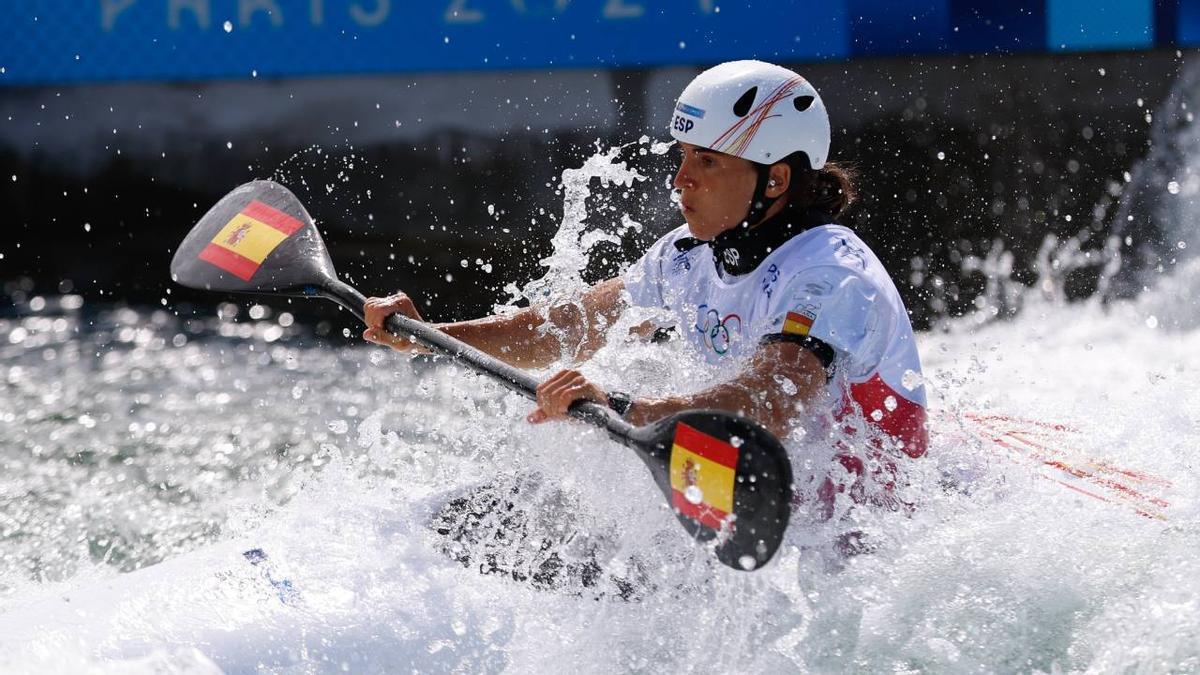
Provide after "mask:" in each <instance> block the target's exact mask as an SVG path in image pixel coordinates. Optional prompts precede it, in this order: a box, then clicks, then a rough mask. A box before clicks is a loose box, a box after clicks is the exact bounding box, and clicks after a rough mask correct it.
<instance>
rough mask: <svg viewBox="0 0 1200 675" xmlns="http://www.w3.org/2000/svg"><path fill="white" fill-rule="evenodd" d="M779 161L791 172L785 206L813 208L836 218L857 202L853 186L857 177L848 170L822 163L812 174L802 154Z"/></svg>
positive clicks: (834, 163) (837, 165) (830, 163)
mask: <svg viewBox="0 0 1200 675" xmlns="http://www.w3.org/2000/svg"><path fill="white" fill-rule="evenodd" d="M783 161H785V162H787V164H788V166H789V167H791V169H792V179H791V183H790V185H789V186H788V203H789V204H791V205H792V206H796V207H800V208H814V209H817V210H820V211H823V212H825V213H828V214H829V215H831V216H833V217H834V218H837V217H838V216H840V215H841V214H842V212H843V211H845V210H846V209H847V208H849V207H850V205H851V204H853V203H854V200H855V199H857V198H858V189H857V188H856V187H855V186H854V182H855V179H857V178H858V174H857V172H856V171H855V170H854V169H853V168H852V167H849V166H844V165H841V164H838V163H836V162H825V166H823V167H821V168H820V169H817V170H815V171H814V170H813V169H810V168H809V164H808V156H807V155H805V154H804V153H803V152H795V153H792V154H791V155H789V156H788V157H787V158H786V159H784V160H783Z"/></svg>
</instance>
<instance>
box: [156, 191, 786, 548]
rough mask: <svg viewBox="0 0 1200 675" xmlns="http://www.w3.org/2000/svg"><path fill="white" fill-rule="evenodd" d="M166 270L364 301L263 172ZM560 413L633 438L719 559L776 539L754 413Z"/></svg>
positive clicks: (507, 377)
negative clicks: (653, 417) (641, 418)
mask: <svg viewBox="0 0 1200 675" xmlns="http://www.w3.org/2000/svg"><path fill="white" fill-rule="evenodd" d="M171 278H172V279H174V280H175V282H177V283H179V284H182V285H184V286H188V287H191V288H198V289H203V290H211V291H220V292H235V293H259V294H267V295H281V296H300V297H320V298H326V299H328V300H332V301H333V302H336V303H338V304H339V305H341V306H342V307H345V308H346V309H347V310H349V311H351V312H353V313H354V314H355V315H356V316H358V317H359V318H360V319H361V318H362V317H363V305H364V303H365V302H366V298H365V297H364V296H363V294H362V293H359V292H358V291H357V290H355V289H354V288H352V287H351V286H349V285H348V284H346V283H343V282H342V281H339V280H338V278H337V274H336V272H334V269H333V263H332V262H331V261H330V259H329V253H328V252H327V251H326V249H325V243H324V242H323V241H322V240H321V236H320V234H319V233H318V232H317V228H316V226H315V225H314V224H313V221H312V217H311V216H309V215H308V212H307V211H306V210H305V209H304V206H303V205H302V204H301V203H300V200H299V199H297V198H296V196H295V195H293V194H292V193H291V192H290V191H289V190H288V189H287V188H285V187H283V186H282V185H279V184H277V183H274V182H271V181H254V182H251V183H246V184H245V185H242V186H240V187H238V188H237V189H235V190H233V191H232V192H230V193H229V194H228V195H226V196H225V197H224V198H222V199H221V201H219V202H217V204H216V205H215V206H213V207H212V208H211V209H209V211H208V213H206V214H204V217H203V218H201V219H200V222H198V223H196V225H195V226H194V227H193V228H192V231H191V232H189V233H188V235H187V237H186V238H185V239H184V240H183V243H181V244H180V245H179V250H177V251H176V252H175V257H174V259H173V260H172V261H171ZM386 327H387V329H388V330H389V331H391V332H393V333H395V334H397V335H404V336H407V337H409V338H410V339H412V340H413V341H414V342H417V343H420V344H421V345H423V346H425V347H427V348H428V349H430V350H432V351H434V352H436V353H440V354H444V355H446V356H449V357H450V358H452V359H454V360H455V361H456V362H457V363H460V364H462V365H464V366H466V367H468V368H471V369H472V370H474V371H476V372H478V373H481V374H483V375H487V376H489V377H492V378H495V379H496V380H497V381H498V382H500V383H501V384H503V385H504V386H506V387H508V388H509V389H511V390H513V391H515V392H517V393H519V394H522V395H524V396H526V397H528V398H531V399H533V398H536V394H535V391H536V389H537V386H538V382H537V380H536V379H534V378H533V377H532V376H530V375H529V374H528V373H526V372H525V371H522V370H520V369H518V368H514V367H512V366H510V365H508V364H506V363H504V362H502V361H499V360H497V359H495V358H493V357H491V356H489V355H488V354H485V353H483V352H481V351H479V350H478V349H475V348H474V347H471V346H470V345H467V344H465V343H463V342H460V341H459V340H456V339H454V338H453V337H450V336H449V335H447V334H445V333H442V332H441V331H439V330H437V329H435V328H432V327H431V326H429V325H427V324H425V323H422V322H420V321H415V320H413V319H410V318H408V317H404V316H399V315H392V316H390V317H388V319H387V322H386ZM570 414H571V416H573V417H575V418H577V419H579V420H582V421H584V422H587V423H589V424H592V425H594V426H597V427H600V428H602V429H604V430H606V431H607V432H608V435H609V436H611V437H612V438H613V439H614V440H616V441H618V442H620V443H622V444H624V445H626V446H628V447H629V448H632V449H633V450H634V451H635V452H636V453H637V455H638V457H640V458H641V459H642V461H643V462H644V463H645V464H646V466H647V467H648V468H649V469H650V473H651V475H652V476H653V477H654V482H655V483H657V484H658V487H659V489H660V490H661V491H662V493H663V495H665V496H666V498H667V501H668V503H669V504H670V505H671V507H672V509H673V510H674V512H675V514H676V516H677V517H678V518H679V522H680V523H681V524H682V525H683V527H684V529H685V530H686V531H687V532H688V534H690V535H691V536H692V537H694V538H695V539H697V540H699V541H702V542H711V543H712V547H713V548H714V550H715V553H716V556H717V559H718V560H720V561H721V562H722V563H724V564H726V565H728V566H730V567H732V568H734V569H741V570H753V569H757V568H758V567H761V566H762V565H763V564H764V563H766V562H767V561H768V560H770V559H771V556H773V555H774V554H775V551H776V550H777V549H778V548H779V544H780V541H781V540H782V538H783V533H784V530H785V529H786V528H787V524H788V517H789V516H790V514H791V498H792V468H791V463H790V462H789V461H788V457H787V453H786V452H785V451H784V449H783V446H782V445H780V443H779V441H778V440H776V439H775V437H773V436H772V435H771V434H770V432H768V431H766V430H765V429H763V428H762V427H761V426H759V425H758V424H756V423H754V422H752V421H750V420H748V419H746V418H744V417H739V416H737V415H733V414H730V413H726V412H722V411H716V410H688V411H684V412H681V413H678V414H676V415H672V416H670V417H668V418H666V419H663V420H660V421H658V422H656V423H654V424H648V425H646V426H643V427H634V426H632V425H631V424H629V423H628V422H626V421H624V420H623V419H621V418H620V417H618V416H617V415H616V414H615V413H613V412H612V411H611V410H609V409H608V408H607V407H605V406H602V405H599V404H596V403H592V402H589V401H580V402H577V403H576V404H574V405H573V406H571V410H570Z"/></svg>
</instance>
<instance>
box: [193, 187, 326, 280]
mask: <svg viewBox="0 0 1200 675" xmlns="http://www.w3.org/2000/svg"><path fill="white" fill-rule="evenodd" d="M302 227H304V223H302V222H300V221H299V220H296V219H295V218H293V217H291V216H289V215H288V214H286V213H284V212H283V211H280V210H279V209H276V208H272V207H270V206H267V205H266V204H264V203H262V202H260V201H258V200H254V201H252V202H250V203H249V204H247V205H246V207H245V208H244V209H242V210H241V211H239V212H238V214H237V215H236V216H234V217H233V219H232V220H230V221H229V222H228V223H226V224H225V227H222V228H221V231H220V232H217V236H215V237H213V239H212V241H211V242H209V244H208V246H205V247H204V250H202V251H200V259H201V260H203V261H205V262H209V263H212V264H213V265H216V266H217V267H220V268H221V269H223V270H225V271H226V272H229V273H230V274H232V275H234V276H235V277H238V278H239V279H241V280H242V281H250V278H251V277H253V276H254V273H255V272H257V271H258V268H259V267H260V266H261V265H262V261H263V260H265V259H266V257H267V256H268V255H270V253H271V251H274V250H275V248H276V247H277V246H279V245H280V244H282V243H283V240H284V239H287V238H288V237H290V236H291V235H293V234H295V233H296V231H297V230H299V229H300V228H302Z"/></svg>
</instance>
